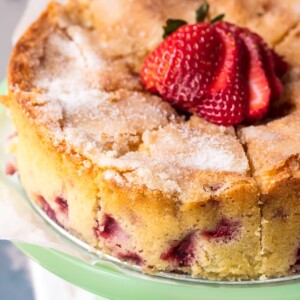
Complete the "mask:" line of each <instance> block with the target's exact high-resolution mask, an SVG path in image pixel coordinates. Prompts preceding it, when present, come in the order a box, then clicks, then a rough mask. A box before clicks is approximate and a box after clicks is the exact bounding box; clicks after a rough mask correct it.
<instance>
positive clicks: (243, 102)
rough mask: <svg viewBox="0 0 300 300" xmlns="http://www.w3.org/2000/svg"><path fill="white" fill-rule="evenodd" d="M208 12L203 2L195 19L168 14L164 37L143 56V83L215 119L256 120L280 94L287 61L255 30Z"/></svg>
mask: <svg viewBox="0 0 300 300" xmlns="http://www.w3.org/2000/svg"><path fill="white" fill-rule="evenodd" d="M208 12H209V5H208V4H207V3H206V2H205V3H204V4H203V5H202V6H201V7H200V8H199V9H198V10H197V11H196V21H197V23H195V24H190V25H189V24H187V22H185V21H183V20H174V19H169V20H167V23H166V26H165V27H164V38H165V40H164V41H163V42H162V43H161V44H160V45H159V46H158V47H157V48H156V49H155V50H154V51H153V52H152V53H150V54H149V55H148V56H147V57H146V59H145V62H144V65H143V68H142V72H141V78H142V82H143V84H144V87H145V88H146V89H147V90H148V91H150V92H152V93H155V94H158V95H160V96H161V97H162V98H163V99H164V100H166V101H168V102H170V103H171V104H172V105H174V106H175V107H176V108H178V109H179V110H181V111H185V112H189V113H194V114H197V115H199V116H201V117H203V118H205V119H207V120H208V121H210V122H213V123H215V124H219V125H225V126H229V125H236V124H239V123H241V122H243V121H247V122H249V121H256V120H259V119H261V118H262V117H264V116H265V115H266V113H267V111H268V107H269V103H270V101H271V100H272V101H274V100H276V99H278V98H280V96H281V94H282V90H283V87H282V83H281V81H280V78H281V77H282V76H283V75H284V74H285V73H286V71H287V64H286V62H285V61H284V60H283V58H282V57H280V56H279V55H277V54H276V53H275V52H274V51H273V50H272V49H270V48H269V47H268V46H267V45H266V44H265V42H264V41H263V39H262V38H261V37H260V36H259V35H258V34H256V33H254V32H252V31H250V30H249V29H247V28H241V27H238V26H237V25H234V24H231V23H228V22H225V21H223V17H224V15H223V14H222V15H219V16H217V17H215V18H213V19H211V20H207V16H208Z"/></svg>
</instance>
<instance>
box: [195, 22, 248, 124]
mask: <svg viewBox="0 0 300 300" xmlns="http://www.w3.org/2000/svg"><path fill="white" fill-rule="evenodd" d="M216 30H217V32H218V34H219V36H220V38H221V40H222V42H223V44H224V49H225V55H224V57H223V62H222V63H221V65H222V67H221V69H220V71H219V73H218V76H217V77H216V79H215V81H214V82H213V83H212V85H211V86H210V88H209V90H208V92H207V94H206V96H205V97H204V98H203V99H202V101H201V102H200V103H199V104H198V105H197V107H196V112H197V113H198V114H200V115H201V116H202V117H204V118H205V119H207V120H209V121H211V122H213V123H216V124H222V125H226V126H229V125H234V124H238V123H240V122H241V121H242V120H243V118H244V115H245V110H246V105H245V101H246V99H247V98H248V89H247V77H246V76H245V75H244V74H245V72H246V69H247V51H246V48H245V46H244V44H243V43H242V42H241V40H240V39H239V38H238V37H237V36H236V35H235V34H233V33H230V32H228V31H227V30H225V29H224V28H222V27H221V26H219V23H217V24H216Z"/></svg>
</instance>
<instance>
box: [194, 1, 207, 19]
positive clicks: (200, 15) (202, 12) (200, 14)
mask: <svg viewBox="0 0 300 300" xmlns="http://www.w3.org/2000/svg"><path fill="white" fill-rule="evenodd" d="M208 11H209V4H208V3H207V2H206V0H205V1H204V2H203V4H202V5H201V6H200V7H199V8H198V9H197V10H196V22H197V23H199V22H204V21H205V19H206V17H207V14H208Z"/></svg>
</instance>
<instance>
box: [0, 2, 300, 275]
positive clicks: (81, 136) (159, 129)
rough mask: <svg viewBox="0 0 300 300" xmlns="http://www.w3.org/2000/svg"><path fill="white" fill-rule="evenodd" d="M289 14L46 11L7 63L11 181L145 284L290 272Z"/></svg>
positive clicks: (179, 9)
mask: <svg viewBox="0 0 300 300" xmlns="http://www.w3.org/2000/svg"><path fill="white" fill-rule="evenodd" d="M299 4H300V3H299V1H296V0H295V1H289V5H287V4H283V1H279V0H258V1H248V0H240V1H235V0H224V1H217V0H211V1H210V2H209V3H207V2H203V1H201V0H186V1H181V0H157V1H153V0H132V1H126V0H115V1H113V3H112V2H111V3H110V4H108V1H105V0H76V1H75V0H72V1H69V2H67V3H66V4H63V5H62V4H58V3H55V2H52V3H51V4H50V5H49V6H48V8H47V9H46V11H45V12H44V13H43V14H42V15H41V16H40V18H39V19H38V20H37V21H36V22H35V23H34V24H33V25H32V26H31V27H30V28H29V29H28V30H27V31H26V32H25V34H24V35H23V37H22V38H21V39H20V40H19V41H18V43H17V44H16V46H15V48H14V50H13V53H12V56H11V61H10V65H9V70H8V84H9V92H8V95H7V96H4V97H2V98H1V102H2V103H3V104H4V105H5V106H6V107H7V109H8V110H9V114H10V116H11V117H12V120H13V122H14V124H15V127H16V132H17V133H16V134H15V135H14V136H12V137H10V141H11V142H13V143H14V147H13V152H14V155H15V157H16V161H15V162H12V163H10V164H8V165H7V173H8V174H9V175H12V174H14V173H15V172H18V174H19V176H20V179H21V182H22V185H23V186H24V188H25V190H26V192H27V194H28V195H29V197H30V198H31V199H32V200H33V201H35V202H36V203H37V204H38V205H39V206H40V207H41V208H42V209H43V210H44V211H45V212H46V213H47V214H48V216H49V217H50V218H52V219H53V220H54V221H55V222H57V223H58V224H59V225H60V226H62V227H63V228H65V229H66V230H67V231H69V232H71V233H72V234H74V235H75V236H77V237H78V238H80V239H82V240H84V241H86V242H87V243H89V244H90V245H92V246H93V247H95V248H98V249H100V250H101V251H103V252H104V253H109V254H111V255H113V256H114V257H117V258H119V259H120V260H123V261H126V262H128V263H130V264H134V265H139V266H140V267H141V269H142V270H143V271H144V272H146V273H156V272H159V271H165V272H175V273H181V274H189V275H191V276H194V277H200V278H208V279H226V280H243V279H259V278H261V279H262V278H272V277H280V276H285V275H288V274H291V273H293V272H296V271H297V269H298V267H299V264H300V134H299V130H298V128H299V126H300V111H299V109H300V96H299V95H300V82H299V78H300V72H299V70H300V63H299V58H298V57H299V54H298V53H299V50H298V49H299V46H300V38H299V36H300V9H299V7H300V6H299Z"/></svg>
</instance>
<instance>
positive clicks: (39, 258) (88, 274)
mask: <svg viewBox="0 0 300 300" xmlns="http://www.w3.org/2000/svg"><path fill="white" fill-rule="evenodd" d="M4 92H5V84H4V83H3V84H2V85H1V87H0V94H1V93H2V94H3V93H4ZM8 122H9V120H8V118H7V117H6V114H5V112H4V108H3V107H0V132H1V134H3V130H1V129H3V128H4V126H5V124H7V123H8ZM3 146H4V145H1V144H0V148H1V149H0V150H1V151H0V153H1V152H2V149H3ZM2 153H3V152H2ZM0 163H1V164H3V163H4V156H3V155H1V157H0ZM23 195H24V197H23V198H24V201H27V202H28V203H29V204H30V205H31V208H32V209H33V210H34V212H35V213H36V214H37V216H38V217H40V218H41V219H42V220H43V221H44V222H45V223H46V226H47V227H48V228H49V229H50V230H53V231H55V232H56V233H57V234H59V235H60V237H61V240H62V242H64V243H68V244H69V245H71V246H72V247H74V248H76V249H77V250H78V251H79V252H80V253H81V254H82V255H85V256H86V257H89V258H90V259H91V260H94V261H97V263H96V264H94V265H93V264H88V263H86V262H84V261H83V260H80V259H78V258H75V257H72V256H70V255H67V254H64V253H62V252H59V251H56V250H53V249H49V248H43V247H40V246H36V245H28V244H23V243H15V245H16V246H17V247H18V248H19V249H20V250H21V251H22V252H24V253H25V254H26V255H27V256H28V257H30V258H31V259H33V260H34V261H36V262H37V263H39V264H40V265H41V266H42V267H44V268H45V269H47V270H49V271H50V272H52V273H53V274H55V275H57V276H59V277H60V278H62V279H65V280H66V281H68V282H70V283H72V284H74V285H76V286H78V287H80V288H83V289H85V290H87V291H89V292H92V293H93V294H95V295H97V296H99V297H101V298H99V299H110V300H139V299H143V300H153V299H155V300H169V299H170V300H171V299H172V300H199V299H203V300H220V299H222V300H241V299H243V300H253V299H255V300H265V299H272V300H282V299H285V300H299V299H300V274H295V275H292V276H287V277H283V278H276V279H270V280H261V281H240V282H231V281H209V280H205V279H196V278H192V277H190V276H185V275H175V274H169V273H163V272H161V273H158V274H155V275H153V276H150V275H145V274H142V273H141V272H140V271H139V268H138V267H134V266H130V265H128V264H126V263H123V262H121V261H119V260H117V259H115V258H113V257H111V256H109V255H105V254H102V255H101V258H99V256H98V255H96V254H95V253H93V252H91V249H90V248H89V246H88V245H87V244H85V243H84V242H82V241H80V240H78V239H77V238H75V237H73V236H72V235H71V234H69V233H68V232H66V231H65V230H63V229H62V228H60V227H59V226H58V225H56V224H55V223H54V222H53V221H52V220H50V219H49V218H48V217H47V216H46V215H45V214H44V213H43V212H42V211H41V210H40V209H39V208H38V207H37V206H36V205H35V204H34V203H33V202H31V201H30V199H28V198H27V197H26V195H25V193H23ZM98 254H101V253H98Z"/></svg>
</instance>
